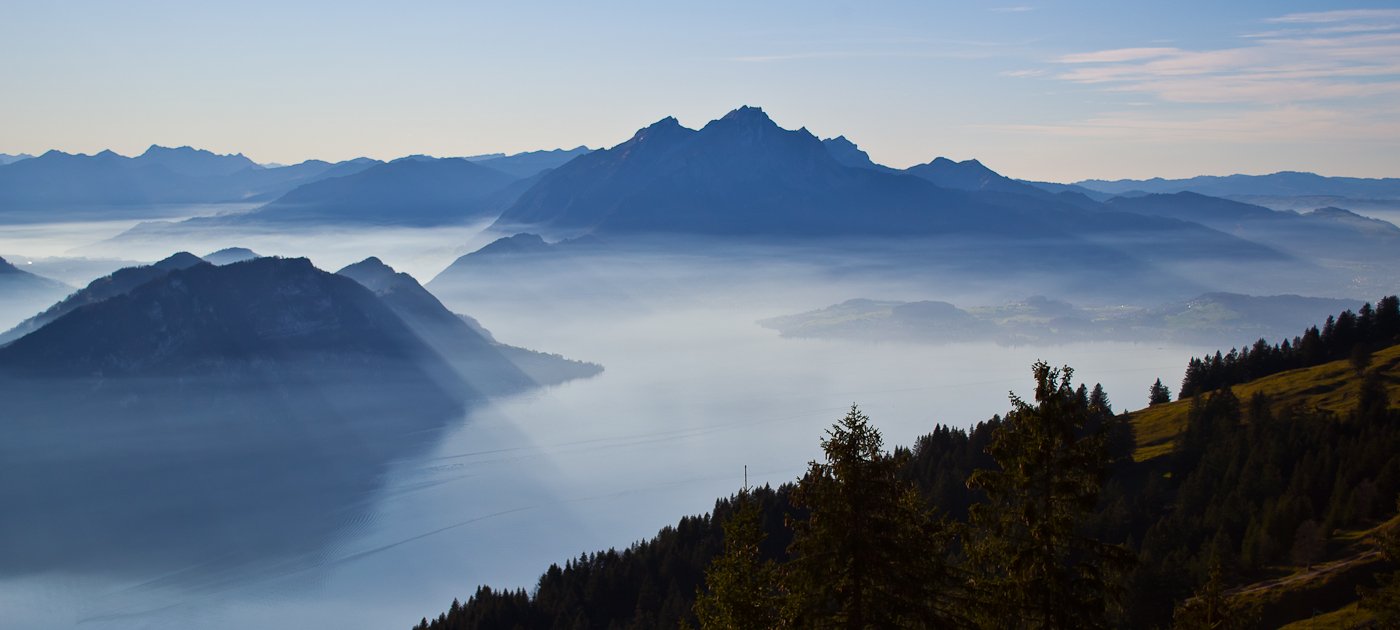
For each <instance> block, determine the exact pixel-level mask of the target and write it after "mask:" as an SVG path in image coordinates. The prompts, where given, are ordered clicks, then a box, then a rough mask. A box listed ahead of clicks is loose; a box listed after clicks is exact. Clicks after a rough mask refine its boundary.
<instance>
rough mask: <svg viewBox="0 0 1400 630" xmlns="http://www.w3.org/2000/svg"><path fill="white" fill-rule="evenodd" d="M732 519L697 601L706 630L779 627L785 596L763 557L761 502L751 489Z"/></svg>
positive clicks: (774, 570)
mask: <svg viewBox="0 0 1400 630" xmlns="http://www.w3.org/2000/svg"><path fill="white" fill-rule="evenodd" d="M735 503H736V509H735V512H734V515H733V516H731V517H730V518H729V520H728V521H727V522H725V524H724V551H723V552H722V553H721V554H720V555H719V556H717V557H715V559H714V560H713V561H712V562H711V563H710V567H709V568H708V569H706V570H705V587H706V588H707V589H708V592H706V591H701V592H700V593H698V594H697V596H696V599H695V616H696V618H698V619H699V620H700V627H701V628H702V629H714V630H728V629H732V628H753V629H755V630H759V629H763V628H777V627H780V621H781V619H782V615H781V613H782V609H783V605H782V601H783V598H782V595H781V592H780V591H779V587H778V568H777V566H776V565H775V564H774V563H773V561H771V560H765V559H763V558H762V556H761V554H760V552H759V546H760V545H762V544H763V539H764V538H765V534H764V533H763V527H762V522H761V518H762V513H761V512H760V510H759V505H758V502H757V501H755V500H754V499H753V497H751V496H750V495H749V492H748V489H747V488H746V489H745V490H744V491H742V492H740V493H739V496H738V497H737V498H736V499H735Z"/></svg>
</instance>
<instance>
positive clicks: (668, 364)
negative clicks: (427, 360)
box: [0, 300, 1213, 628]
mask: <svg viewBox="0 0 1400 630" xmlns="http://www.w3.org/2000/svg"><path fill="white" fill-rule="evenodd" d="M779 301H781V300H779ZM449 306H453V307H455V308H457V309H460V310H462V311H464V312H469V313H471V314H473V315H475V316H477V317H478V318H480V319H481V320H482V322H483V323H484V324H485V325H486V326H487V327H488V328H490V329H492V330H493V332H495V334H496V336H497V337H498V338H499V339H500V340H502V341H504V342H507V343H513V344H518V345H524V346H528V347H532V348H538V349H542V350H546V351H550V352H559V353H563V354H565V355H566V356H570V357H573V358H579V359H584V360H589V361H595V362H598V363H601V364H603V365H604V366H606V371H605V372H604V373H603V374H602V375H600V376H598V377H595V378H592V379H588V380H583V381H574V382H571V383H567V384H564V385H562V386H557V387H552V388H549V389H545V390H538V391H535V392H531V393H528V394H524V395H520V396H516V397H513V398H508V399H504V400H500V401H497V402H495V403H494V404H491V405H489V406H487V407H484V408H479V409H477V410H475V411H473V412H471V413H470V415H468V416H467V417H464V418H462V420H461V422H460V424H459V425H458V426H456V427H454V428H453V429H451V430H450V431H448V432H447V433H446V434H445V436H444V437H443V438H442V439H440V440H439V441H438V442H437V444H436V445H435V446H433V447H432V448H431V449H430V451H429V452H428V453H427V454H426V455H424V456H421V457H414V458H413V459H412V460H410V461H401V462H397V463H396V464H395V465H393V466H392V467H391V471H390V473H389V474H388V475H387V477H386V478H385V479H384V482H383V485H382V487H381V488H380V489H379V490H377V491H375V492H372V493H370V495H369V496H365V497H364V504H363V506H362V508H363V509H361V510H359V511H358V512H357V515H356V516H354V517H353V519H352V520H351V522H347V523H345V526H344V527H343V528H342V529H341V530H340V533H339V534H338V535H337V536H336V538H335V540H330V541H325V544H323V545H321V546H320V548H319V549H318V550H317V551H316V552H314V553H309V554H307V555H306V556H304V557H300V558H294V559H291V560H281V561H278V562H273V563H267V564H265V565H258V566H251V567H242V568H240V569H238V570H237V571H230V572H227V573H224V574H215V575H211V576H202V577H200V579H183V576H182V575H181V574H178V573H177V574H159V575H156V574H152V575H109V576H94V575H43V576H30V577H25V578H22V579H9V580H6V581H3V582H0V610H3V611H5V612H4V617H5V618H6V622H5V626H6V627H7V628H9V627H14V628H40V627H69V626H76V627H82V628H175V627H201V628H249V627H279V626H290V625H294V624H298V625H299V624H304V623H305V624H315V625H318V626H322V627H339V628H407V627H409V626H411V625H412V624H413V623H415V622H416V621H417V619H418V618H419V617H421V616H430V615H435V614H437V613H438V612H440V611H442V610H444V609H445V608H446V607H447V605H448V604H449V603H450V602H451V600H452V598H453V597H460V598H462V599H465V598H466V597H467V596H469V595H470V594H471V593H472V592H473V591H474V590H475V588H476V586H477V585H478V584H483V583H484V584H490V585H492V586H493V587H525V588H527V589H528V588H529V587H530V586H531V585H532V584H533V583H534V581H535V579H536V578H537V577H538V576H539V574H540V573H541V572H543V570H544V569H545V568H547V566H548V565H549V564H550V563H554V562H558V563H562V562H564V561H566V560H568V559H570V558H576V557H577V556H578V555H579V554H580V553H581V552H586V551H595V550H602V549H606V548H608V547H624V546H626V545H628V544H630V543H631V542H633V541H636V540H639V539H642V538H646V537H649V536H651V535H653V534H655V533H656V531H657V530H658V529H659V528H661V527H663V526H665V525H668V524H672V523H675V522H676V521H677V520H678V519H679V518H680V517H681V516H683V515H687V514H698V513H702V512H706V511H708V510H709V509H710V508H711V507H712V505H713V502H714V500H715V499H716V498H717V497H720V496H725V495H729V494H731V493H733V492H734V491H736V490H737V489H738V488H739V487H740V485H741V483H742V474H743V467H744V466H745V465H747V466H748V468H749V480H750V483H752V484H763V483H772V484H778V483H782V482H785V481H790V480H792V479H794V478H795V477H796V476H797V475H798V474H800V472H801V471H802V469H803V468H804V466H805V464H806V462H807V461H809V460H810V459H812V458H814V457H816V456H818V455H819V452H820V449H819V445H818V441H819V440H820V438H821V437H822V435H823V431H824V430H825V429H826V428H827V427H828V426H830V424H831V423H832V422H833V421H835V420H837V419H838V418H840V417H841V416H842V415H843V414H844V413H845V411H846V410H847V408H848V407H849V406H850V405H851V404H852V403H858V404H860V405H861V407H862V408H863V409H864V410H865V411H866V412H867V413H868V414H869V415H870V416H871V417H872V418H873V419H874V421H875V423H876V425H877V426H878V427H879V428H880V429H881V430H882V431H883V432H884V436H885V440H886V443H887V445H890V446H893V445H898V444H909V443H910V442H911V441H912V440H913V439H914V438H915V437H916V436H918V435H920V434H923V433H926V432H928V431H930V430H931V429H932V428H933V427H934V425H935V424H937V423H946V424H951V425H956V426H967V425H969V424H971V423H973V422H976V421H979V420H983V419H986V418H988V417H990V416H991V415H992V414H994V413H1001V412H1004V411H1006V410H1007V409H1008V408H1009V404H1008V402H1007V392H1008V391H1011V390H1015V391H1017V392H1020V393H1022V394H1023V395H1029V393H1030V389H1031V376H1030V365H1031V363H1032V362H1033V361H1035V360H1037V359H1044V360H1047V361H1049V362H1051V363H1055V364H1069V365H1072V366H1074V367H1075V368H1076V370H1077V372H1076V380H1077V381H1080V382H1085V383H1088V384H1090V385H1092V384H1093V383H1095V382H1102V383H1103V384H1104V386H1105V388H1107V390H1108V393H1109V395H1110V397H1111V398H1112V399H1113V401H1114V403H1115V408H1119V409H1121V408H1123V407H1125V406H1126V407H1133V408H1136V407H1140V406H1142V405H1144V404H1145V400H1146V392H1147V387H1148V385H1149V384H1151V382H1152V381H1153V380H1154V379H1156V378H1158V377H1160V378H1162V380H1163V382H1166V383H1169V384H1174V383H1179V382H1180V378H1181V375H1182V372H1183V368H1184V365H1185V362H1186V359H1187V358H1188V357H1189V356H1190V355H1191V354H1192V353H1197V354H1199V353H1200V352H1202V351H1204V350H1207V349H1206V348H1193V347H1184V346H1174V345H1172V346H1164V345H1152V344H1124V343H1096V344H1078V345H1071V346H1056V347H1002V346H996V345H990V344H952V345H942V346H934V345H902V344H889V345H878V344H861V343H855V342H838V341H818V340H795V339H783V338H780V337H778V336H777V334H776V332H774V331H771V330H767V329H764V328H761V327H759V326H758V325H756V324H755V323H754V322H755V321H756V320H757V319H760V318H763V317H768V316H772V315H776V314H779V313H781V312H791V310H792V307H793V306H795V305H786V304H783V305H780V304H776V303H773V302H772V301H770V302H768V303H763V304H755V305H754V306H752V307H741V306H736V305H734V304H732V303H712V302H709V301H707V300H695V301H689V302H686V303H683V304H678V305H674V306H670V307H665V308H647V309H637V310H635V311H631V312H627V313H617V312H610V313H607V314H602V315H600V314H596V313H595V314H591V315H590V314H583V315H580V314H578V313H576V312H573V311H571V310H570V309H569V308H567V307H566V306H565V305H561V306H560V308H558V309H548V310H538V311H533V312H528V313H522V312H520V309H516V308H512V307H510V306H509V305H501V304H498V305H492V304H489V303H481V302H477V303H475V304H452V303H450V304H449ZM1212 350H1213V348H1212ZM54 500H55V501H61V500H62V498H61V497H55V498H54ZM131 500H133V501H140V500H141V498H140V497H132V498H131ZM214 552H216V550H211V553H214Z"/></svg>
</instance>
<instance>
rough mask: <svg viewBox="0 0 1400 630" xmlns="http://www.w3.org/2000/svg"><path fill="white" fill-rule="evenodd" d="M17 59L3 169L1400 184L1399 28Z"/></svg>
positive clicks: (175, 34) (1024, 28)
mask: <svg viewBox="0 0 1400 630" xmlns="http://www.w3.org/2000/svg"><path fill="white" fill-rule="evenodd" d="M396 5H398V6H396ZM0 55H3V58H4V59H5V63H3V64H0V85H3V86H4V90H3V93H2V94H0V120H2V121H3V123H0V131H3V133H0V152H6V153H16V152H30V153H35V152H41V151H44V150H46V149H50V148H57V149H62V150H66V151H75V152H88V153H90V152H94V151H98V150H101V149H104V148H111V149H113V150H116V151H117V152H119V153H124V154H135V153H139V152H140V151H142V150H144V148H145V147H146V146H147V145H150V144H152V143H156V144H163V145H193V146H198V147H202V148H208V149H211V150H215V151H218V152H243V153H245V154H247V155H248V156H249V157H252V158H253V159H255V160H258V161H264V162H268V161H275V162H292V161H299V160H302V159H306V158H311V157H318V158H323V159H332V160H335V159H345V158H349V157H354V156H358V155H369V156H372V157H379V158H391V157H396V156H401V155H406V154H410V153H428V154H433V155H468V154H475V153H486V152H495V151H505V152H515V151H522V150H531V149H540V148H553V147H561V146H562V147H571V146H576V145H580V144H586V145H589V146H610V145H612V144H615V143H617V142H620V141H622V140H624V139H626V138H627V137H628V136H630V135H631V133H632V132H633V131H635V130H636V129H637V128H638V127H641V126H644V125H646V124H648V123H650V122H653V121H655V120H657V119H659V118H662V117H664V116H667V115H674V116H676V117H677V118H679V119H680V120H681V122H682V123H684V124H686V125H689V126H698V125H701V124H703V123H704V122H705V121H707V120H709V119H711V118H715V117H718V116H720V115H722V114H723V113H724V112H726V111H728V110H729V109H732V108H734V107H737V106H738V105H741V104H752V105H759V106H762V107H763V108H764V109H765V110H766V111H768V112H769V114H770V115H771V116H772V117H773V118H774V119H775V120H777V121H778V122H779V123H780V124H782V125H784V126H786V127H790V128H796V127H803V126H805V127H807V128H808V129H810V130H812V131H813V132H814V133H816V134H818V135H820V136H823V137H827V136H832V135H837V134H844V135H846V136H847V137H849V138H851V139H852V140H853V141H855V142H856V143H857V144H859V145H861V146H862V147H863V148H865V149H866V150H867V151H869V152H870V153H871V155H872V156H873V157H874V158H875V159H876V160H877V161H880V162H883V163H886V164H889V165H892V166H907V165H910V164H915V163H919V162H926V161H928V160H930V159H932V158H934V157H935V156H940V155H941V156H947V157H951V158H955V159H966V158H972V157H976V158H979V159H981V160H982V161H983V162H984V163H986V164H987V165H989V166H991V167H993V168H995V169H997V170H999V171H1001V172H1004V173H1006V174H1008V175H1012V176H1017V177H1026V178H1037V179H1047V180H1055V181H1067V180H1076V179H1082V178H1088V177H1105V178H1117V177H1149V176H1166V177H1179V176H1189V175H1196V174H1224V173H1233V172H1246V173H1263V172H1272V171H1277V170H1285V169H1294V170H1311V171H1316V172H1321V173H1324V174H1329V175H1356V176H1367V177H1383V176H1400V3H1396V2H1391V3H1376V2H1350V3H1347V4H1337V3H1335V2H1334V3H1322V2H1262V1H1253V2H1230V3H1221V2H1171V3H1165V2H1164V3H1151V4H1138V3H1132V4H1130V3H1102V2H1038V1H1026V2H1018V1H1009V2H956V3H955V2H927V1H926V2H876V1H867V2H705V3H685V4H681V3H656V2H652V3H644V2H590V3H579V2H572V3H551V2H492V3H468V2H403V3H382V2H374V3H369V2H350V1H342V2H280V3H278V2H238V3H234V2H209V3H203V2H201V3H188V2H141V1H130V2H121V3H115V2H15V1H10V0H4V1H3V2H0Z"/></svg>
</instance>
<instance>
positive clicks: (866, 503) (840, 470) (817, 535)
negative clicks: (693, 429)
mask: <svg viewBox="0 0 1400 630" xmlns="http://www.w3.org/2000/svg"><path fill="white" fill-rule="evenodd" d="M822 450H823V451H824V452H825V459H826V461H825V462H820V463H819V462H812V463H811V464H810V467H809V469H808V471H807V474H806V475H805V476H804V477H803V478H802V480H801V481H800V482H799V483H798V486H797V488H796V490H795V491H794V492H793V504H794V506H796V507H797V508H799V509H802V510H806V511H807V513H808V514H807V518H805V519H799V518H793V519H791V520H790V522H791V525H792V527H793V530H794V531H793V542H792V545H791V546H790V548H789V552H790V553H791V555H792V560H791V561H789V563H788V564H787V565H786V566H785V567H784V568H785V575H784V583H785V586H786V587H787V589H788V591H789V593H790V600H789V619H790V620H791V621H792V623H793V625H794V626H796V627H800V628H853V629H855V628H938V627H953V626H955V625H957V624H958V619H957V618H956V617H955V615H954V614H953V611H954V610H955V609H956V607H957V602H956V592H957V585H956V582H955V579H954V578H953V575H952V573H951V569H950V568H949V566H948V564H947V562H946V556H947V553H948V552H947V546H948V543H949V538H950V526H949V525H948V524H947V523H946V521H943V520H935V519H933V518H932V517H931V515H930V514H929V513H928V511H927V508H926V507H925V504H924V500H923V499H922V498H921V497H920V496H919V494H918V492H917V491H916V490H915V489H914V487H913V485H912V484H911V483H909V482H907V481H905V480H902V479H901V477H900V470H901V468H902V467H903V464H904V462H903V461H901V460H900V459H899V458H896V457H894V456H892V455H890V454H889V453H887V452H885V451H884V442H883V439H882V438H881V437H880V432H879V431H878V430H877V429H875V427H873V426H871V424H870V418H869V417H867V416H866V415H865V414H863V413H861V412H860V410H859V409H857V408H856V407H855V406H852V407H851V411H850V413H848V414H846V417H845V418H842V419H841V420H840V421H839V422H837V423H836V424H835V425H834V426H833V427H832V428H831V429H830V430H828V431H827V438H826V439H824V440H822Z"/></svg>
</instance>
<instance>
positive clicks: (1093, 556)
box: [968, 363, 1130, 628]
mask: <svg viewBox="0 0 1400 630" xmlns="http://www.w3.org/2000/svg"><path fill="white" fill-rule="evenodd" d="M1034 373H1035V379H1036V390H1035V400H1036V403H1037V404H1036V405H1035V406H1032V405H1030V404H1028V403H1026V402H1025V401H1023V400H1021V399H1020V398H1018V397H1017V396H1015V395H1014V394H1013V395H1012V396H1011V402H1012V406H1013V410H1012V411H1011V413H1009V414H1008V415H1007V417H1006V419H1005V420H1004V421H1003V422H1002V424H1001V425H1000V426H999V427H998V428H997V429H996V432H995V433H994V435H993V437H992V442H991V445H990V446H988V448H987V452H988V453H989V454H990V455H991V456H992V458H993V459H994V460H995V461H996V463H997V469H991V470H988V469H982V470H977V471H975V472H974V473H973V474H972V476H971V478H969V479H968V486H969V487H971V488H975V489H980V490H982V491H984V492H986V494H987V499H988V501H987V503H985V504H979V505H975V506H973V507H972V511H971V525H972V528H973V530H972V536H971V540H970V541H969V547H970V548H969V554H970V560H971V563H972V566H973V567H975V570H976V571H978V572H979V575H978V576H977V586H978V591H979V593H981V594H982V595H983V596H984V597H985V600H986V601H985V603H984V605H983V606H981V607H979V608H980V610H981V612H982V614H981V616H980V618H979V619H978V621H979V622H980V623H981V624H982V625H985V626H987V627H995V628H1007V627H1020V628H1097V627H1104V626H1107V625H1108V608H1109V605H1110V603H1111V601H1112V600H1114V599H1115V597H1116V590H1115V587H1114V586H1113V585H1114V584H1115V583H1116V582H1117V580H1115V579H1114V577H1113V576H1112V575H1111V574H1112V573H1114V572H1116V571H1117V570H1120V569H1123V568H1125V567H1126V566H1127V564H1128V562H1129V561H1130V556H1129V555H1128V553H1127V551H1126V550H1124V549H1122V548H1120V547H1115V546H1112V545H1106V544H1103V543H1101V542H1099V541H1097V540H1093V539H1090V538H1087V537H1085V536H1083V535H1081V534H1080V532H1079V528H1080V526H1081V525H1082V524H1083V523H1084V522H1085V521H1086V520H1088V518H1089V517H1090V516H1091V515H1092V513H1093V510H1094V508H1095V506H1096V505H1097V503H1098V500H1099V493H1100V492H1101V490H1102V488H1103V482H1104V477H1105V475H1106V469H1107V467H1108V464H1109V460H1108V454H1107V450H1106V448H1105V436H1104V434H1103V433H1102V432H1101V431H1100V432H1089V431H1087V430H1086V425H1087V423H1088V422H1089V420H1090V411H1089V409H1088V408H1087V406H1086V405H1085V404H1084V402H1083V400H1082V399H1081V398H1080V397H1079V396H1078V395H1076V393H1075V391H1074V389H1073V388H1072V387H1071V384H1070V380H1071V377H1072V375H1073V372H1072V370H1070V369H1069V368H1068V367H1066V368H1063V369H1052V368H1051V367H1050V366H1049V365H1047V364H1045V363H1036V364H1035V366H1034Z"/></svg>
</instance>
